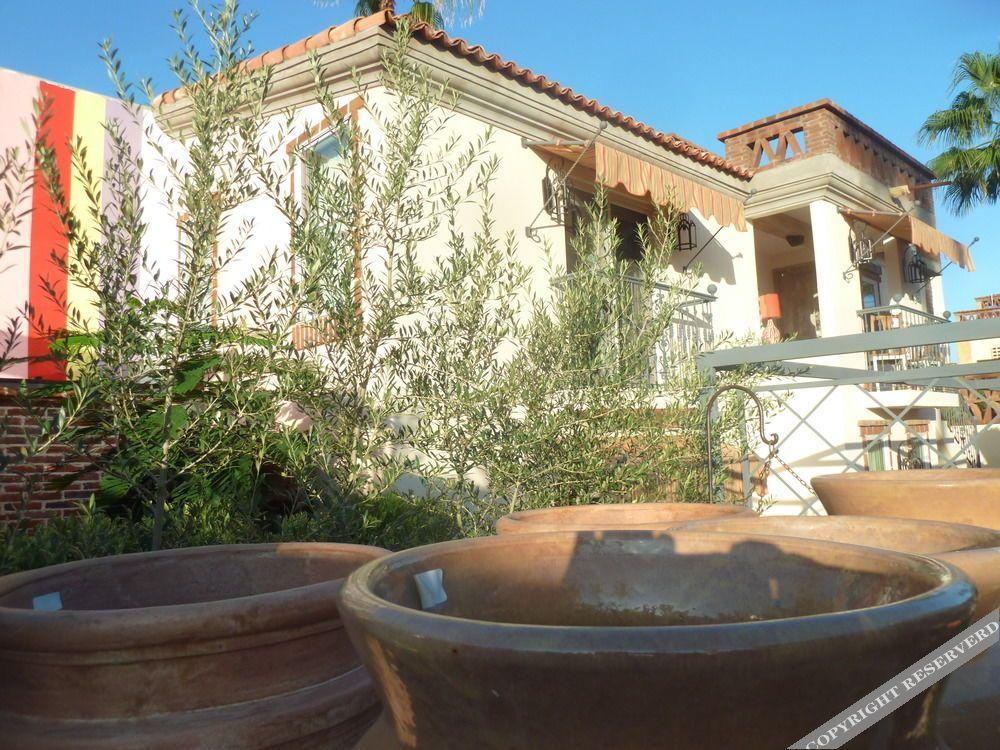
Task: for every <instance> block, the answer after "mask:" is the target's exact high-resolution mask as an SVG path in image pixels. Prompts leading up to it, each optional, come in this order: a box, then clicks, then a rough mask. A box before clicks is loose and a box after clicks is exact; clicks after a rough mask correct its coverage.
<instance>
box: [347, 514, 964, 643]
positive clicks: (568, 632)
mask: <svg viewBox="0 0 1000 750" xmlns="http://www.w3.org/2000/svg"><path fill="white" fill-rule="evenodd" d="M582 533H590V532H582ZM605 533H607V534H609V535H611V536H612V537H629V536H638V534H639V533H642V534H643V536H642V537H641V538H644V539H648V538H649V536H648V535H649V534H650V533H653V534H658V535H659V534H665V535H671V536H672V535H675V534H677V533H683V535H684V536H686V537H691V538H695V537H702V538H706V539H717V540H721V539H727V538H728V539H732V540H734V541H736V540H739V541H748V540H766V541H767V543H769V544H772V545H774V546H780V547H792V548H800V549H810V548H811V549H815V548H817V547H820V548H826V549H828V550H830V551H837V550H843V549H845V548H846V549H849V550H852V551H854V552H856V553H860V554H863V555H865V556H867V557H875V558H885V557H889V558H894V559H896V560H902V561H905V562H906V563H907V564H908V565H910V566H911V567H912V569H913V572H917V571H919V570H921V569H923V570H924V572H927V573H931V574H934V575H936V576H937V578H938V583H937V585H936V586H934V587H933V588H931V589H929V590H927V591H925V592H923V593H921V594H917V595H916V596H912V597H908V598H906V599H900V600H898V601H895V602H890V603H888V604H879V605H873V606H870V607H862V608H858V609H850V610H842V611H839V612H823V613H819V614H814V615H800V616H796V617H782V618H776V619H772V620H759V621H744V622H727V623H713V624H709V625H660V626H635V627H632V626H628V627H615V626H600V625H538V624H524V623H505V622H493V621H487V620H475V619H469V618H462V617H454V616H451V615H443V614H438V613H435V612H426V611H424V610H419V609H413V608H411V607H404V606H402V605H400V604H396V603H394V602H390V601H388V600H386V599H383V598H381V597H380V596H377V595H376V594H375V593H374V591H373V590H372V586H371V584H372V583H373V582H374V581H375V580H376V579H377V578H379V577H381V574H382V573H383V572H384V571H385V570H386V569H387V568H389V567H390V566H394V567H395V566H402V565H406V564H410V563H412V562H414V561H415V559H416V560H419V559H420V558H421V557H428V556H430V555H431V554H433V553H435V552H440V551H445V550H447V549H449V548H454V547H458V546H462V545H467V544H469V543H470V542H471V543H475V544H484V545H485V544H504V543H506V544H512V545H513V544H517V543H527V541H528V539H529V538H530V539H531V541H532V543H536V544H537V543H545V542H558V541H563V540H566V539H567V538H575V537H576V536H577V532H547V533H539V534H531V535H530V536H529V535H521V534H509V535H503V536H492V537H477V538H473V539H459V540H454V541H450V542H441V543H438V544H431V545H426V546H424V547H417V548H414V549H409V550H403V551H401V552H395V553H393V554H390V555H387V556H386V557H383V558H380V559H377V560H373V561H371V562H369V563H366V564H365V565H363V566H362V567H360V568H358V569H357V570H356V571H354V572H353V573H352V574H351V575H350V576H348V578H347V580H346V581H345V582H344V585H343V587H342V588H341V590H340V592H339V594H338V601H340V602H341V603H342V604H345V605H346V607H347V610H348V612H349V614H350V615H352V616H353V617H355V618H358V619H360V620H362V621H364V622H367V623H369V625H368V626H366V629H367V628H368V627H374V628H375V629H377V630H391V631H394V632H396V633H398V634H399V635H400V636H401V637H404V638H406V639H418V640H429V641H437V642H440V641H446V642H455V643H458V644H463V645H467V646H473V647H483V648H490V649H504V648H505V645H504V644H505V639H508V638H513V637H518V636H520V637H523V638H524V639H525V641H524V642H518V643H517V644H516V645H515V646H512V648H516V649H518V650H527V651H533V652H551V651H578V652H581V653H591V654H596V653H603V652H608V653H620V652H622V651H623V648H625V650H628V651H638V652H643V651H661V650H662V649H663V648H665V647H666V648H669V650H670V651H671V652H672V653H684V652H694V653H702V652H704V650H705V649H706V648H707V647H712V648H713V649H714V650H716V651H718V650H722V651H739V650H745V649H747V648H756V647H763V646H769V645H779V644H788V643H791V642H792V641H793V640H800V641H811V640H823V639H827V638H830V637H838V636H856V635H861V634H865V635H866V636H868V637H873V628H875V629H877V630H880V631H881V632H882V633H883V634H885V633H888V632H889V631H890V630H895V628H897V627H899V626H901V625H902V624H905V623H913V622H919V621H921V620H922V619H924V618H933V616H934V613H936V612H938V611H940V610H942V609H952V610H955V613H956V616H960V617H963V618H966V619H967V618H968V617H969V616H970V615H971V612H972V609H973V605H974V599H975V589H974V588H973V586H972V584H971V583H970V582H969V581H968V579H967V578H966V576H965V575H964V574H963V573H962V572H961V571H960V570H958V569H957V568H955V567H954V566H952V565H951V564H949V563H946V562H943V561H940V560H937V559H934V558H932V557H927V556H925V555H916V554H909V553H905V552H893V551H890V550H884V549H878V548H873V547H864V546H861V545H853V544H843V543H840V542H825V541H816V540H811V539H801V538H798V537H774V536H770V537H769V536H767V535H766V534H728V533H724V532H695V531H684V532H678V531H677V530H670V531H655V530H654V531H652V532H650V531H649V530H645V531H643V532H631V531H621V530H616V531H613V532H605ZM372 623H374V624H372ZM736 636H739V638H738V639H737V638H736Z"/></svg>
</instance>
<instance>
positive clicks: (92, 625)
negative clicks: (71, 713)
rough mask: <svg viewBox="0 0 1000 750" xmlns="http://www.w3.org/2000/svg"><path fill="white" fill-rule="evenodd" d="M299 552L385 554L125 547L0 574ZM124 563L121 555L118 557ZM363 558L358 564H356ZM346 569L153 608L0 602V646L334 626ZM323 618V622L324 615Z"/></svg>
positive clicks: (127, 642)
mask: <svg viewBox="0 0 1000 750" xmlns="http://www.w3.org/2000/svg"><path fill="white" fill-rule="evenodd" d="M301 551H314V552H326V553H334V554H338V553H339V554H349V555H351V556H356V557H359V558H363V559H365V562H372V561H374V560H376V559H378V558H380V557H384V556H386V555H388V554H389V551H388V550H384V549H382V548H380V547H370V546H366V545H360V544H338V543H329V542H291V543H272V544H216V545H208V546H202V547H183V548H177V549H170V550H160V551H157V552H133V553H129V554H125V555H109V556H106V557H95V558H89V559H86V560H76V561H73V562H68V563H62V564H60V565H51V566H47V567H44V568H36V569H35V570H28V571H24V572H21V573H14V574H12V575H8V576H4V577H2V578H0V593H3V594H6V593H8V592H10V591H13V590H15V589H17V588H20V587H22V586H25V585H28V584H31V583H35V582H37V581H39V580H43V579H45V578H48V577H50V576H52V575H58V574H61V573H65V572H67V571H73V570H77V569H81V568H87V567H92V566H97V565H104V564H107V563H108V561H109V560H111V559H115V560H126V561H128V560H130V559H131V560H137V559H149V558H150V557H153V556H155V557H198V556H211V555H213V554H218V553H234V552H235V553H238V554H239V553H268V552H285V553H296V552H301ZM126 564H127V562H126ZM362 564H364V563H362ZM346 577H347V576H344V577H342V578H336V579H331V580H329V581H320V582H318V583H311V584H306V585H304V586H295V587H292V588H287V589H280V590H278V591H270V592H266V593H262V594H252V595H248V596H239V597H231V598H227V599H215V600H212V601H204V602H192V603H189V604H167V605H158V606H153V607H133V608H125V609H63V610H58V611H55V612H47V611H38V610H32V609H25V608H21V607H4V606H0V648H16V649H18V650H20V651H25V650H40V651H77V650H79V649H80V648H85V649H86V651H87V652H91V653H92V652H96V651H102V650H104V651H118V650H121V649H123V648H130V647H139V648H155V647H158V646H162V645H166V644H169V643H174V642H177V641H185V642H191V643H197V642H204V641H210V640H215V639H226V638H233V637H238V636H253V635H254V634H259V633H264V632H267V631H274V630H279V629H282V628H288V627H295V628H303V627H308V626H310V625H313V626H317V625H323V627H324V629H333V628H339V627H342V624H341V623H340V618H339V610H338V608H337V605H336V594H337V592H338V591H339V589H340V587H341V585H342V584H343V582H344V580H345V579H346ZM324 621H325V622H324Z"/></svg>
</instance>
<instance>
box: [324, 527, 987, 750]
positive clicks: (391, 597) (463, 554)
mask: <svg viewBox="0 0 1000 750" xmlns="http://www.w3.org/2000/svg"><path fill="white" fill-rule="evenodd" d="M340 602H341V612H342V616H343V618H344V622H345V624H346V626H347V628H348V631H349V633H350V635H351V638H352V641H353V642H354V644H355V647H356V648H357V649H358V651H359V653H360V654H361V657H362V659H363V661H364V662H365V664H366V666H367V667H368V670H369V672H370V674H371V675H372V677H373V679H374V681H375V683H376V687H377V689H378V691H379V694H380V697H381V698H382V701H383V705H384V706H385V710H386V715H385V721H384V723H383V724H382V726H379V727H377V728H375V729H373V730H372V732H373V734H371V735H370V736H369V737H367V738H366V740H365V741H364V742H363V743H362V745H361V746H360V747H363V748H366V750H367V748H406V749H407V750H412V749H414V748H433V749H434V750H452V749H453V748H454V749H456V750H467V748H471V747H475V748H477V749H478V750H501V749H502V750H510V749H511V748H531V750H556V749H558V750H562V749H563V748H573V749H574V750H598V749H600V750H606V749H607V748H612V747H613V748H616V750H638V749H640V748H642V749H643V750H645V749H646V748H654V747H670V748H674V749H676V750H688V749H690V750H694V749H695V748H697V750H703V749H704V748H716V747H739V748H742V749H744V750H755V749H756V748H760V749H761V750H763V749H764V748H767V750H772V749H773V748H776V747H788V746H789V745H790V744H792V743H793V742H796V741H797V740H799V739H800V738H801V737H803V736H804V735H806V734H807V733H808V732H810V731H811V730H813V729H815V728H817V727H819V726H820V725H822V724H823V723H824V722H826V721H828V720H829V719H831V718H833V716H835V715H836V714H838V713H840V712H841V711H843V710H844V709H845V708H847V707H848V706H850V705H851V704H852V703H853V702H855V701H857V700H858V699H860V698H861V697H863V696H864V695H866V694H867V693H868V692H869V691H871V690H872V689H874V688H875V687H877V686H879V685H880V684H882V683H883V682H885V681H886V680H888V679H890V678H892V677H894V676H895V675H897V674H898V673H899V672H901V671H902V670H903V669H904V668H906V667H908V666H910V665H911V664H912V663H913V662H915V661H916V660H917V659H920V658H922V657H923V656H924V655H926V654H927V653H928V652H929V651H931V650H932V649H934V648H935V647H936V646H938V645H940V644H941V643H944V642H946V641H947V640H948V639H949V638H951V637H953V636H954V635H956V634H957V633H958V632H960V631H961V630H962V629H963V628H964V627H965V626H966V624H968V622H969V621H970V617H971V613H972V608H973V603H974V589H973V587H972V586H971V584H969V583H968V581H967V580H966V579H965V577H964V576H963V575H962V574H961V573H959V572H958V571H957V570H956V569H954V568H952V567H950V566H948V565H946V564H944V563H941V562H939V561H936V560H932V559H930V558H926V557H918V556H915V555H907V554H902V553H895V552H888V551H885V550H877V549H872V548H867V547H856V546H850V545H843V544H836V543H832V542H817V541H810V540H802V539H790V538H778V537H760V536H754V535H748V534H722V533H703V532H694V531H670V532H658V531H633V532H616V531H607V532H605V531H600V532H578V533H569V532H563V533H538V534H512V535H504V536H497V537H487V538H478V539H470V540H462V541H456V542H446V543H443V544H436V545H431V546H428V547H421V548H418V549H414V550H407V551H404V552H399V553H396V554H393V555H390V556H388V557H385V558H382V559H380V560H376V561H373V562H372V563H369V564H367V565H365V566H364V567H362V568H360V569H359V570H357V571H356V572H355V573H353V574H352V575H351V576H350V577H349V578H348V579H347V581H346V582H345V584H344V587H343V589H342V590H341V593H340ZM940 689H941V685H940V684H939V685H937V686H935V687H933V688H931V689H930V690H929V691H927V692H926V693H924V694H922V695H921V696H918V697H917V698H916V699H914V700H913V701H910V702H909V703H907V704H906V705H904V706H902V707H900V708H898V709H897V710H895V711H894V712H892V713H891V714H890V715H889V716H887V717H886V718H885V719H883V720H882V721H880V722H879V723H878V724H877V725H876V726H874V727H873V728H871V729H869V730H868V731H866V732H864V733H863V734H862V735H860V736H859V737H858V738H857V740H856V741H855V742H856V744H853V745H852V747H855V748H865V749H868V750H874V749H875V748H878V749H879V750H883V749H885V750H888V749H889V748H893V749H894V750H900V749H906V750H910V749H911V748H921V749H929V748H936V747H939V745H938V742H937V738H936V737H935V736H934V726H933V721H931V720H930V719H932V718H933V714H934V712H935V710H936V705H937V703H936V700H937V697H938V694H939V692H940ZM735 707H738V710H736V708H735ZM366 743H367V744H366Z"/></svg>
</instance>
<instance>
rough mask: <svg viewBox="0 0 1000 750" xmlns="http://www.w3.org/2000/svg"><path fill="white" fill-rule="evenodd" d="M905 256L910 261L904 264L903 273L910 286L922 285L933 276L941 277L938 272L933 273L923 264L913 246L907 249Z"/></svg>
mask: <svg viewBox="0 0 1000 750" xmlns="http://www.w3.org/2000/svg"><path fill="white" fill-rule="evenodd" d="M907 255H909V256H910V259H909V260H908V261H907V262H906V266H905V270H904V272H905V275H906V280H907V281H908V282H910V283H911V284H924V283H926V282H927V281H929V280H931V279H933V278H934V277H935V276H940V275H941V272H940V271H935V270H934V269H932V268H931V267H930V266H928V265H927V263H925V262H924V259H923V258H921V257H920V254H919V253H918V251H917V248H916V247H914V246H913V245H910V246H909V247H908V248H907Z"/></svg>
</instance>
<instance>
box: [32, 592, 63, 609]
mask: <svg viewBox="0 0 1000 750" xmlns="http://www.w3.org/2000/svg"><path fill="white" fill-rule="evenodd" d="M31 607H32V609H37V610H38V611H39V612H58V611H59V610H60V609H62V597H61V596H59V592H58V591H53V592H52V593H51V594H42V595H41V596H36V597H35V598H34V599H32V600H31Z"/></svg>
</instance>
